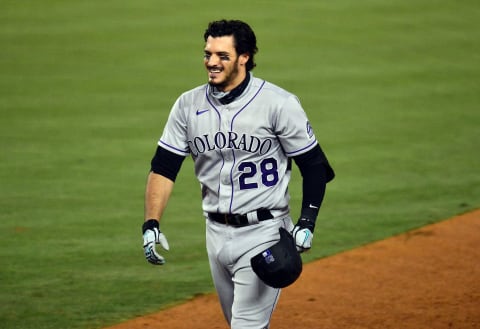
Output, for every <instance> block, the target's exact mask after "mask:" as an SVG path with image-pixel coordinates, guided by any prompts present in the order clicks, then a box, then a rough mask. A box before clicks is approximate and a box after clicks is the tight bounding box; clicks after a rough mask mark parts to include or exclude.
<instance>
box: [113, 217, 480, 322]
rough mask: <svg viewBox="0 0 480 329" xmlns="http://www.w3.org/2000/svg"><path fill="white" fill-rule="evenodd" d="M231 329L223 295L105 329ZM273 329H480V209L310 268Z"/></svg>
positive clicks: (283, 303) (288, 293)
mask: <svg viewBox="0 0 480 329" xmlns="http://www.w3.org/2000/svg"><path fill="white" fill-rule="evenodd" d="M154 328H161V329H227V328H228V326H227V325H226V322H225V320H224V319H223V316H222V314H221V311H220V306H219V304H218V300H217V297H216V295H214V294H210V295H204V296H200V297H197V298H194V299H193V300H192V301H189V302H186V303H184V304H182V305H179V306H175V307H172V308H169V309H166V310H164V311H161V312H159V313H156V314H151V315H148V316H145V317H141V318H137V319H133V320H131V321H128V322H126V323H122V324H120V325H116V326H113V327H109V328H106V329H154ZM271 328H272V329H298V328H315V329H316V328H319V329H357V328H358V329H360V328H362V329H375V328H382V329H388V328H394V329H399V328H401V329H409V328H411V329H423V328H429V329H443V328H445V329H447V328H448V329H474V328H480V210H477V211H474V212H471V213H468V214H465V215H462V216H457V217H454V218H452V219H449V220H446V221H442V222H440V223H436V224H433V225H429V226H425V227H423V228H421V229H418V230H414V231H410V232H407V233H406V234H403V235H399V236H395V237H393V238H389V239H386V240H383V241H379V242H375V243H372V244H369V245H366V246H364V247H361V248H358V249H354V250H351V251H347V252H344V253H341V254H337V255H334V256H331V257H328V258H324V259H321V260H318V261H315V262H312V263H309V264H307V265H305V266H304V270H303V273H302V275H301V277H300V279H299V280H298V281H297V282H295V283H294V284H293V285H292V286H290V287H288V288H286V289H284V290H283V291H282V295H281V298H280V302H279V304H278V306H277V309H276V311H275V313H274V315H273V318H272V323H271Z"/></svg>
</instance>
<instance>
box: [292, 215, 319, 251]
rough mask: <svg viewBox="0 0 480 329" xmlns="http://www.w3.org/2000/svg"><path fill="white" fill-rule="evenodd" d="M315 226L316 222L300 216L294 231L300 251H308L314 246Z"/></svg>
mask: <svg viewBox="0 0 480 329" xmlns="http://www.w3.org/2000/svg"><path fill="white" fill-rule="evenodd" d="M314 227H315V224H314V223H313V222H312V221H310V220H308V219H306V218H300V219H299V220H298V222H297V224H296V225H295V227H294V228H293V231H292V236H293V238H294V239H295V244H296V246H297V251H298V252H304V251H307V250H309V249H310V248H311V247H312V240H313V230H314Z"/></svg>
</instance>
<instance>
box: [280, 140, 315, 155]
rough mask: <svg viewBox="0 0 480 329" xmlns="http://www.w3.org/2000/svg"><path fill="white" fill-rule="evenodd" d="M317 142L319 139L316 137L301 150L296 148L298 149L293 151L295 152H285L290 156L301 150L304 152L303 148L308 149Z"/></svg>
mask: <svg viewBox="0 0 480 329" xmlns="http://www.w3.org/2000/svg"><path fill="white" fill-rule="evenodd" d="M315 144H317V140H316V139H315V140H314V141H313V142H311V143H310V144H308V145H307V146H305V147H304V148H301V149H299V150H296V151H293V152H285V154H286V155H288V156H290V155H293V154H295V153H299V152H302V151H303V150H306V149H308V148H310V147H311V146H313V145H315Z"/></svg>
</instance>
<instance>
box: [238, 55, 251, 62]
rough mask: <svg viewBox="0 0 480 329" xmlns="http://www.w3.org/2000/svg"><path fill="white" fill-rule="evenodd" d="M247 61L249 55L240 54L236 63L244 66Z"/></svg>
mask: <svg viewBox="0 0 480 329" xmlns="http://www.w3.org/2000/svg"><path fill="white" fill-rule="evenodd" d="M249 59H250V55H249V54H247V53H245V54H241V55H240V57H239V58H238V62H239V63H240V65H245V64H247V62H248V60H249Z"/></svg>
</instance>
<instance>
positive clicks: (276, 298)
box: [268, 289, 282, 323]
mask: <svg viewBox="0 0 480 329" xmlns="http://www.w3.org/2000/svg"><path fill="white" fill-rule="evenodd" d="M280 291H282V290H281V289H277V295H276V296H275V302H274V303H273V306H272V309H271V310H270V316H269V318H268V323H270V321H271V320H272V315H273V311H274V310H275V306H276V305H277V303H278V297H279V296H280Z"/></svg>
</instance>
